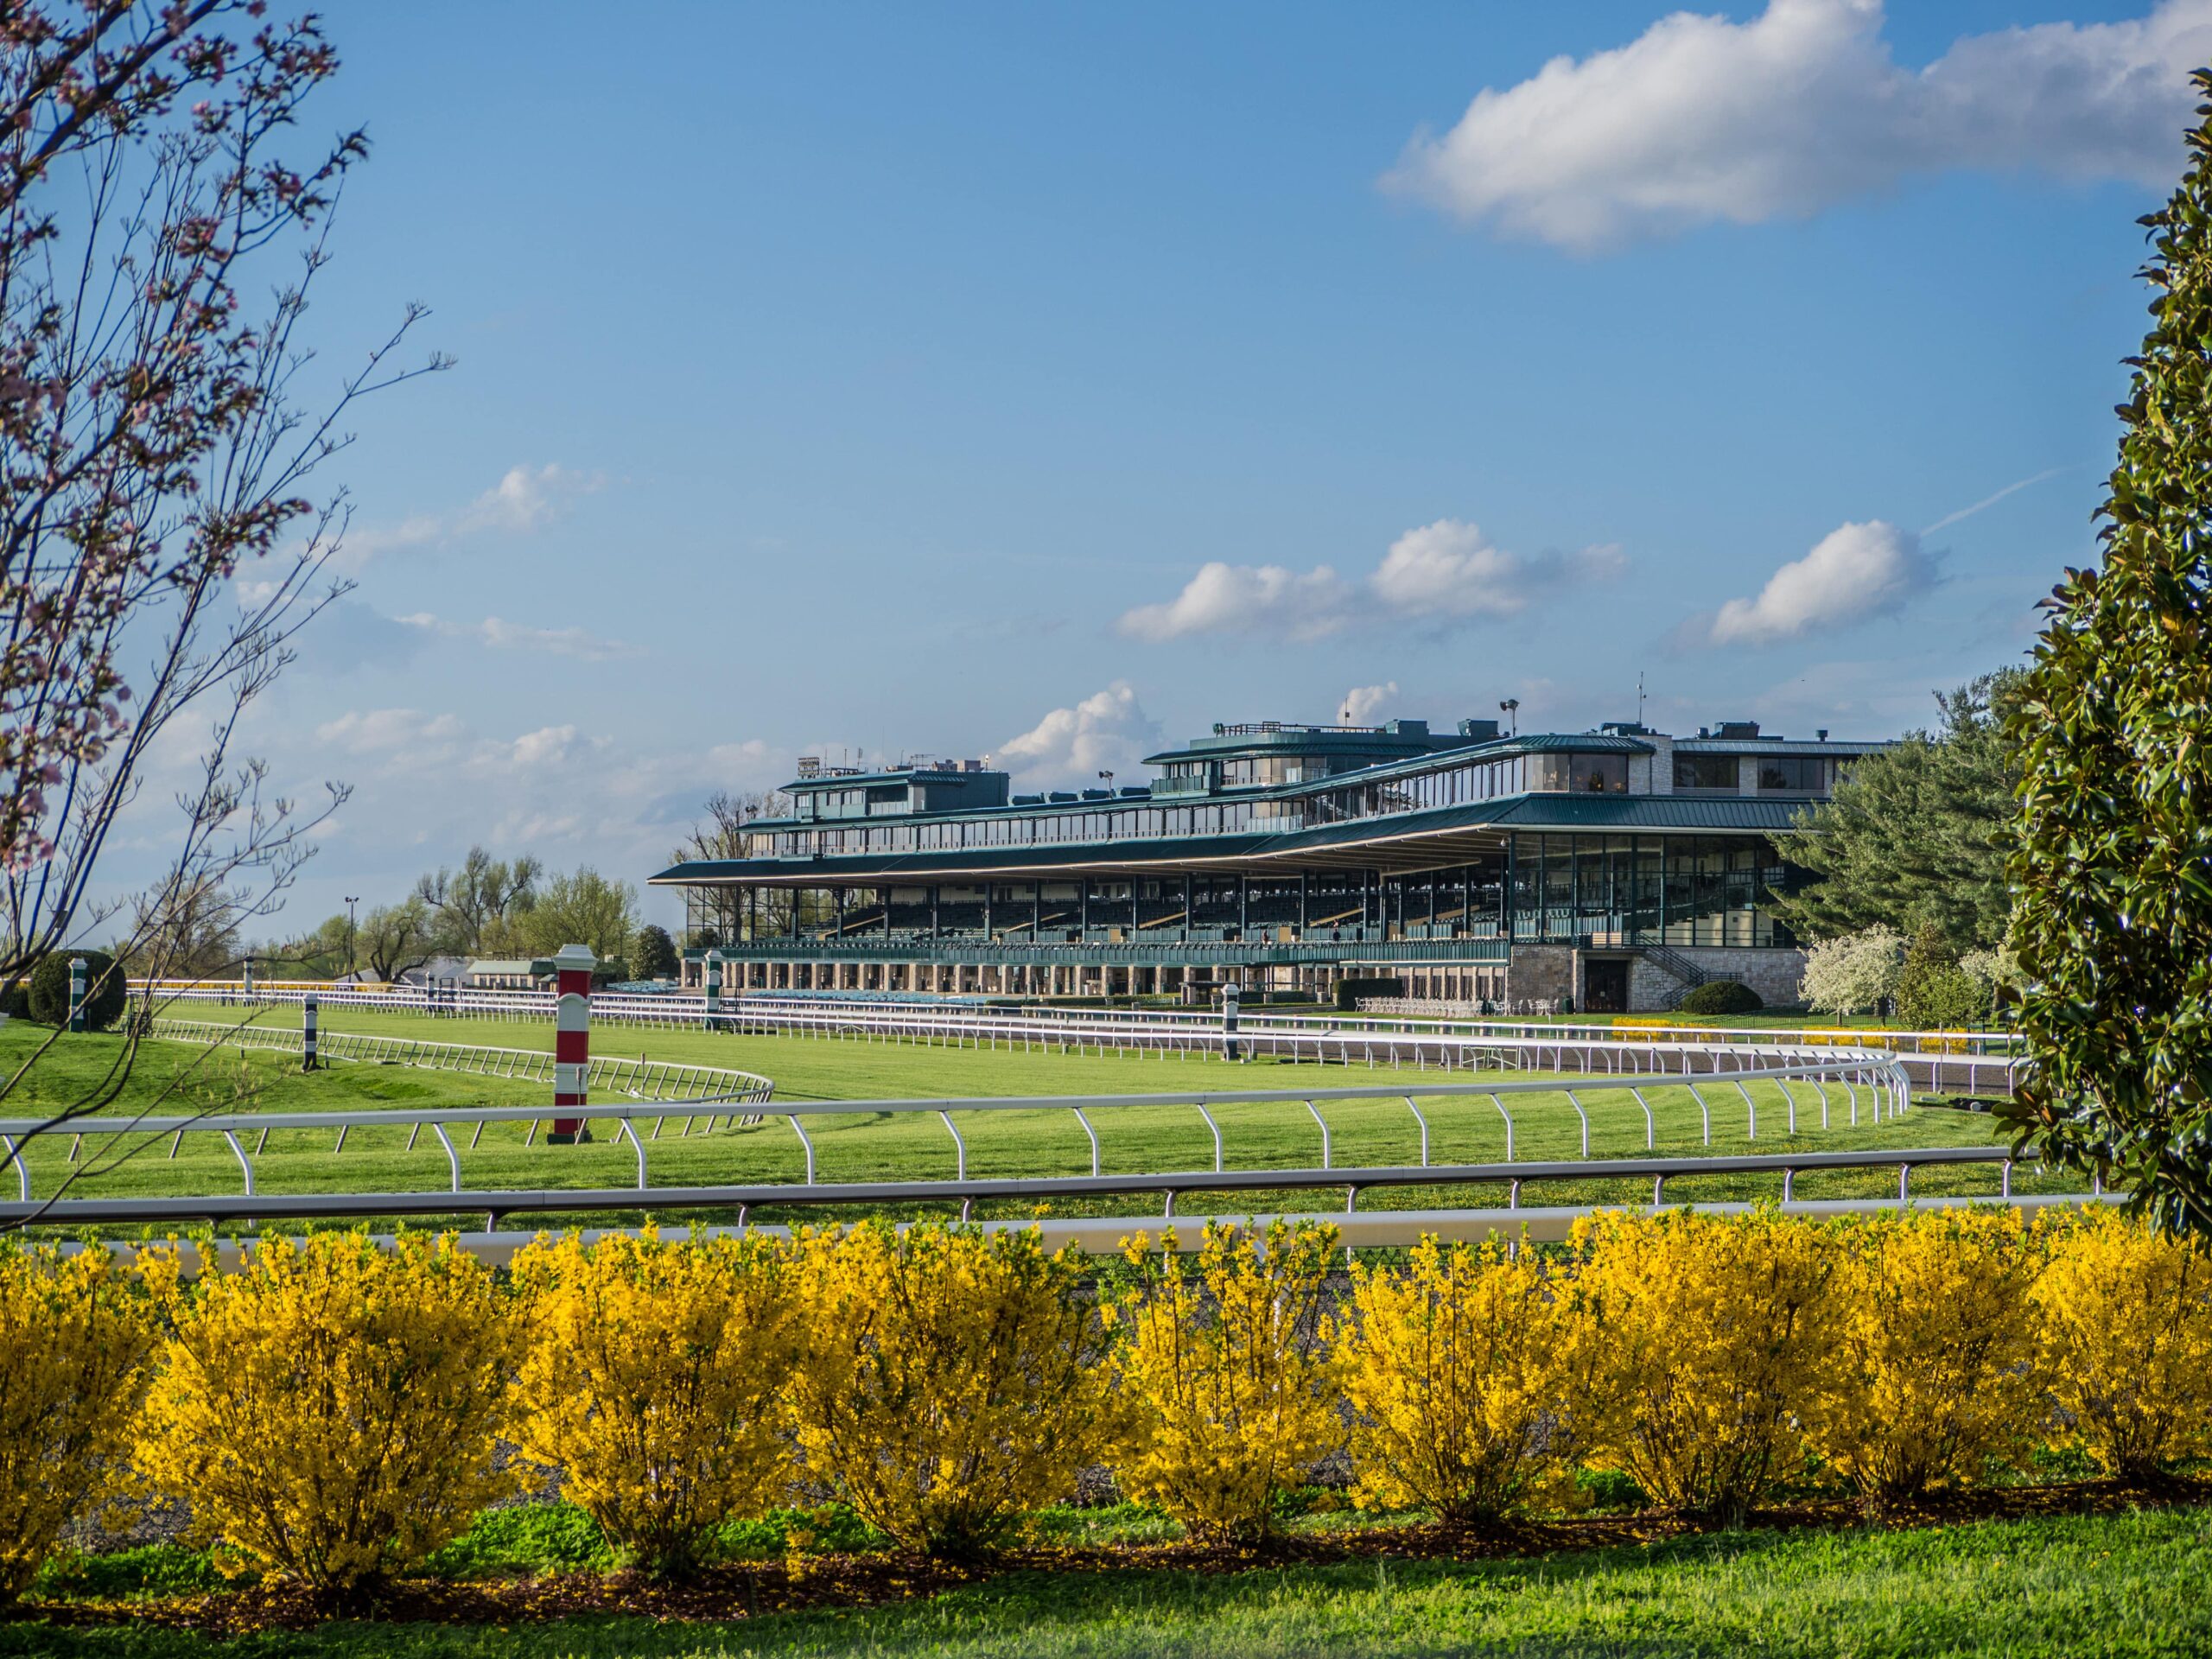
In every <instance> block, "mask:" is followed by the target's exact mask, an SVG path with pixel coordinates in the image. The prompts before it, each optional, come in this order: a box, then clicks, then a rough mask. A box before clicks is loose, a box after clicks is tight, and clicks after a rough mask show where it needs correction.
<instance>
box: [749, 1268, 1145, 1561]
mask: <svg viewBox="0 0 2212 1659" xmlns="http://www.w3.org/2000/svg"><path fill="white" fill-rule="evenodd" d="M800 1249H801V1273H800V1281H801V1292H800V1306H801V1309H802V1317H803V1319H804V1327H805V1332H806V1345H807V1355H806V1357H805V1360H804V1363H802V1364H801V1365H800V1367H799V1369H798V1371H797V1372H796V1373H794V1375H793V1376H792V1378H791V1388H790V1390H789V1396H788V1397H789V1401H790V1405H791V1415H792V1420H793V1421H794V1422H795V1423H796V1425H797V1427H798V1445H799V1449H800V1451H801V1452H803V1453H804V1457H805V1462H806V1469H807V1471H808V1472H809V1473H810V1474H812V1475H814V1476H816V1477H817V1478H820V1479H822V1480H823V1481H824V1482H826V1483H827V1484H829V1486H830V1487H831V1488H832V1489H833V1490H834V1491H836V1494H837V1496H838V1497H842V1498H843V1499H844V1500H845V1501H846V1502H847V1503H850V1504H851V1505H852V1506H853V1509H854V1510H855V1511H856V1512H857V1513H858V1514H859V1515H860V1516H861V1519H863V1520H864V1521H866V1522H868V1523H869V1524H870V1525H871V1526H874V1527H875V1528H877V1529H880V1530H881V1531H882V1532H884V1533H887V1534H888V1535H890V1536H891V1537H892V1538H893V1539H895V1540H897V1541H899V1543H901V1544H904V1545H906V1546H907V1547H908V1548H914V1549H919V1550H924V1551H926V1552H928V1553H930V1554H938V1555H951V1556H965V1555H973V1554H976V1553H978V1552H980V1551H982V1550H984V1549H986V1548H988V1547H989V1546H990V1545H991V1544H992V1543H994V1542H995V1541H996V1540H997V1539H998V1538H999V1537H1001V1535H1003V1534H1004V1533H1005V1532H1006V1530H1007V1529H1008V1528H1009V1527H1010V1526H1012V1525H1013V1524H1014V1522H1015V1521H1016V1520H1018V1519H1019V1517H1020V1515H1021V1514H1022V1512H1023V1511H1025V1510H1031V1509H1034V1508H1036V1507H1038V1506H1039V1505H1041V1504H1045V1503H1052V1502H1055V1501H1058V1500H1060V1499H1064V1498H1067V1497H1072V1496H1073V1495H1074V1492H1075V1484H1076V1477H1077V1474H1078V1473H1079V1472H1080V1471H1082V1470H1083V1469H1084V1468H1085V1467H1087V1466H1088V1465H1090V1464H1092V1463H1094V1462H1096V1460H1097V1459H1099V1457H1101V1456H1102V1455H1103V1453H1104V1452H1105V1451H1106V1450H1107V1449H1108V1447H1109V1446H1110V1445H1111V1443H1112V1440H1113V1427H1114V1402H1113V1399H1112V1396H1111V1394H1110V1391H1109V1379H1108V1377H1107V1375H1106V1372H1105V1370H1104V1369H1103V1364H1102V1361H1103V1357H1104V1352H1105V1348H1106V1332H1105V1328H1104V1325H1103V1322H1102V1320H1101V1319H1100V1317H1099V1314H1098V1312H1097V1310H1096V1307H1095V1306H1091V1305H1090V1304H1089V1303H1087V1302H1086V1301H1085V1300H1083V1299H1082V1298H1080V1297H1079V1296H1078V1295H1077V1276H1078V1274H1079V1273H1080V1271H1081V1267H1080V1257H1079V1256H1078V1255H1077V1253H1076V1252H1075V1251H1074V1250H1072V1249H1068V1250H1063V1251H1061V1252H1060V1253H1059V1254H1058V1255H1046V1253H1045V1250H1044V1247H1043V1245H1042V1244H1041V1243H1040V1242H1039V1235H1038V1234H1037V1232H1036V1231H1035V1230H1028V1231H1026V1232H1013V1231H1006V1232H996V1233H984V1232H980V1231H974V1230H964V1229H957V1228H946V1227H938V1226H915V1227H912V1228H910V1229H908V1230H906V1232H905V1233H903V1234H901V1233H898V1232H895V1231H893V1230H892V1229H891V1228H890V1227H888V1226H887V1225H881V1224H877V1225H871V1226H866V1227H861V1228H857V1229H855V1230H853V1231H850V1232H848V1233H843V1234H829V1235H827V1236H810V1237H809V1238H807V1239H806V1240H805V1241H804V1243H803V1244H802V1245H801V1247H800Z"/></svg>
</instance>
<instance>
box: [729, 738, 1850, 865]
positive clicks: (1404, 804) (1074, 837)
mask: <svg viewBox="0 0 2212 1659" xmlns="http://www.w3.org/2000/svg"><path fill="white" fill-rule="evenodd" d="M1628 760H1629V758H1628V756H1626V755H1624V754H1587V753H1563V754H1560V753H1555V754H1529V755H1513V756H1510V757H1508V758H1506V759H1503V760H1484V761H1472V762H1469V763H1467V764H1465V765H1461V766H1445V767H1440V768H1439V769H1438V770H1436V771H1434V772H1421V773H1419V774H1417V775H1415V776H1413V777H1409V778H1395V779H1388V780H1386V781H1383V782H1379V783H1372V784H1363V785H1354V786H1351V787H1347V788H1344V789H1337V790H1330V791H1326V792H1325V793H1322V794H1319V795H1312V796H1307V797H1305V798H1301V799H1288V800H1262V801H1249V800H1244V801H1209V802H1205V803H1194V804H1191V805H1188V806H1183V805H1176V804H1153V805H1146V806H1116V807H1112V808H1107V807H1103V806H1101V807H1099V808H1097V809H1095V810H1083V811H1068V812H1021V813H1007V814H1006V815H1005V816H1003V817H947V818H942V819H936V818H923V819H907V820H904V821H901V822H897V823H849V824H836V825H824V826H823V827H821V828H818V829H772V830H760V831H756V832H754V833H753V835H752V836H750V837H749V838H748V843H747V852H748V855H749V856H751V857H753V858H806V857H810V856H814V855H869V854H891V853H928V852H957V851H961V850H963V849H969V848H979V847H1026V846H1052V845H1058V844H1064V843H1067V842H1101V841H1130V840H1148V841H1151V840H1160V839H1163V838H1169V837H1182V836H1227V835H1238V834H1242V833H1244V832H1245V831H1248V830H1250V829H1254V828H1255V827H1257V828H1258V829H1261V830H1262V831H1267V832H1274V833H1287V832H1288V831H1291V830H1295V829H1306V828H1307V827H1309V826H1313V825H1320V824H1332V823H1349V822H1352V821H1355V820H1358V819H1363V818H1372V817H1385V816H1388V815H1389V814H1391V813H1395V812H1420V811H1427V810H1433V809H1435V808H1438V807H1447V806H1464V805H1471V804H1475V803H1477V802H1481V801H1490V800H1497V799H1500V798H1503V797H1506V796H1509V795H1520V794H1524V793H1529V792H1537V793H1552V794H1576V795H1587V794H1599V795H1605V794H1613V795H1618V794H1625V793H1626V792H1627V791H1628ZM1210 764H1213V763H1211V762H1192V763H1185V762H1178V763H1176V766H1184V765H1198V766H1205V765H1210ZM1220 764H1221V765H1222V766H1223V767H1224V772H1226V769H1227V768H1228V767H1230V766H1247V765H1249V766H1275V767H1287V766H1299V765H1300V764H1305V763H1304V762H1302V761H1301V760H1300V757H1295V756H1292V757H1274V756H1261V757H1252V758H1249V759H1248V760H1233V761H1224V762H1222V763H1220ZM1838 766H1839V762H1837V761H1836V760H1832V759H1830V758H1829V757H1827V756H1824V755H1802V756H1801V755H1777V756H1770V757H1765V758H1763V759H1761V760H1759V762H1758V787H1759V789H1760V790H1761V791H1763V792H1768V791H1770V792H1773V793H1776V794H1789V795H1821V794H1826V793H1827V792H1828V791H1829V790H1830V789H1831V788H1832V787H1833V786H1834V781H1835V779H1836V777H1837V775H1838ZM1169 771H1170V773H1171V775H1172V774H1173V773H1174V772H1175V767H1174V766H1171V767H1170V768H1169ZM1740 776H1741V773H1740V767H1739V763H1738V757H1737V756H1735V755H1732V754H1677V755H1676V756H1675V788H1676V789H1679V790H1688V791H1726V792H1727V793H1730V794H1733V793H1736V792H1737V791H1738V785H1739V780H1740ZM1224 781H1226V779H1224ZM1269 781H1278V782H1280V781H1294V780H1292V779H1271V780H1269ZM885 792H889V793H897V792H899V791H897V790H890V791H886V790H885V789H884V787H883V786H881V785H878V786H874V787H871V788H868V789H866V790H861V789H852V790H842V791H836V790H833V791H823V792H822V796H823V802H824V816H825V817H826V816H830V815H831V814H830V812H829V809H828V805H827V803H828V802H829V801H830V800H832V799H835V798H842V797H847V796H849V797H853V798H861V797H863V796H865V797H868V798H873V797H874V796H875V795H877V794H879V793H885ZM864 805H865V807H866V810H868V811H870V812H872V813H873V812H876V811H887V812H888V811H895V810H898V809H887V808H883V807H878V806H876V805H875V804H874V802H873V800H872V799H870V800H868V801H867V802H865V803H864Z"/></svg>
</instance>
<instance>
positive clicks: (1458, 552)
mask: <svg viewBox="0 0 2212 1659" xmlns="http://www.w3.org/2000/svg"><path fill="white" fill-rule="evenodd" d="M1626 563H1627V561H1626V560H1625V559H1624V557H1623V556H1622V555H1621V551H1620V550H1619V549H1618V547H1613V546H1604V547H1592V548H1586V549H1584V550H1582V551H1581V552H1580V553H1574V554H1567V555H1562V554H1558V553H1544V554H1541V555H1539V556H1536V557H1535V558H1523V557H1522V556H1520V555H1519V554H1516V553H1510V552H1507V551H1506V550H1503V549H1502V548H1499V547H1497V546H1496V545H1495V544H1493V543H1491V540H1490V539H1489V537H1485V536H1484V534H1483V532H1482V530H1481V528H1480V527H1479V526H1478V525H1476V524H1470V523H1468V522H1466V521H1465V520H1464V519H1459V518H1440V519H1438V520H1437V521H1436V522H1435V523H1434V524H1423V525H1421V527H1420V528H1418V529H1416V530H1409V531H1407V532H1406V533H1405V534H1404V535H1402V536H1401V537H1398V539H1397V540H1396V541H1395V542H1393V543H1391V544H1390V548H1389V551H1388V552H1387V553H1385V554H1384V555H1383V561H1382V563H1380V564H1378V565H1377V566H1376V569H1374V570H1372V571H1370V573H1369V574H1368V575H1367V576H1366V577H1365V578H1364V579H1363V580H1362V581H1360V582H1346V581H1345V580H1344V579H1343V578H1341V577H1339V576H1338V575H1337V573H1336V571H1335V570H1334V569H1332V568H1331V567H1329V566H1328V565H1325V564H1324V565H1317V566H1316V567H1315V568H1314V569H1313V570H1311V571H1309V572H1308V573H1306V575H1297V574H1296V573H1294V572H1293V571H1290V570H1287V569H1283V567H1281V565H1274V564H1262V565H1251V564H1225V563H1220V562H1218V561H1216V562H1214V563H1209V564H1206V565H1205V566H1203V567H1201V568H1200V569H1199V571H1198V575H1195V576H1193V577H1192V578H1191V580H1190V582H1188V583H1186V584H1185V587H1184V588H1183V591H1182V592H1181V593H1179V594H1177V595H1176V596H1175V597H1174V598H1173V599H1172V600H1170V601H1167V602H1166V603H1165V604H1160V605H1143V606H1140V607H1137V608H1136V609H1135V610H1133V611H1129V612H1128V613H1125V614H1124V615H1123V616H1122V621H1121V627H1122V632H1124V633H1128V634H1134V635H1135V636H1136V637H1137V638H1138V639H1155V640H1165V639H1183V638H1185V637H1187V636H1189V635H1192V634H1201V633H1249V634H1261V635H1265V636H1268V637H1269V638H1274V639H1287V640H1291V641H1294V642H1304V641H1307V640H1313V639H1325V638H1327V637H1328V636H1329V635H1331V634H1334V633H1338V632H1343V631H1344V630H1345V629H1348V628H1353V627H1365V626H1376V625H1381V624H1386V623H1387V624H1396V625H1403V624H1405V623H1408V622H1410V623H1413V624H1414V625H1416V626H1419V625H1424V624H1425V625H1427V626H1433V627H1444V626H1452V625H1453V624H1456V623H1464V622H1470V621H1475V620H1481V619H1484V618H1497V617H1505V616H1512V615H1515V614H1517V613H1519V612H1521V611H1522V610H1525V609H1526V608H1527V607H1529V605H1530V604H1531V603H1532V602H1534V601H1535V599H1536V598H1537V596H1538V595H1539V594H1541V593H1542V592H1544V591H1545V590H1547V589H1548V588H1554V587H1557V586H1560V584H1562V583H1565V582H1572V581H1586V582H1597V581H1605V580H1607V579H1609V578H1611V577H1612V576H1615V575H1618V574H1619V573H1620V572H1621V570H1622V569H1624V568H1625V567H1626Z"/></svg>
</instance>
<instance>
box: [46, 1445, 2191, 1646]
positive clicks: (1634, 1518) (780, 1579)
mask: <svg viewBox="0 0 2212 1659" xmlns="http://www.w3.org/2000/svg"><path fill="white" fill-rule="evenodd" d="M2206 1502H2212V1480H2198V1479H2175V1480H2170V1481H2164V1482H2161V1483H2159V1484H2156V1485H2147V1486H2146V1485H2142V1484H2126V1483H2123V1482H2120V1481H2115V1480H2093V1481H2079V1482H2072V1483H2068V1484H2052V1485H2043V1486H2014V1487H1993V1488H1981V1489H1978V1490H1975V1491H1967V1492H1961V1493H1956V1494H1952V1495H1948V1496H1946V1497H1937V1498H1930V1499H1928V1500H1925V1501H1923V1502H1922V1503H1916V1504H1913V1505H1910V1506H1909V1507H1905V1508H1900V1509H1893V1510H1884V1511H1880V1512H1875V1513H1870V1512H1869V1511H1868V1510H1866V1509H1865V1508H1864V1507H1863V1506H1861V1505H1860V1504H1859V1503H1853V1502H1850V1501H1847V1500H1842V1499H1831V1500H1824V1501H1821V1502H1813V1503H1795V1504H1790V1505H1787V1506H1784V1507H1782V1508H1777V1509H1771V1510H1758V1511H1757V1512H1756V1513H1755V1514H1754V1515H1753V1516H1752V1517H1751V1525H1752V1526H1755V1527H1759V1528H1764V1529H1777V1530H1783V1531H1798V1530H1805V1529H1832V1530H1833V1529H1843V1528H1851V1527H1863V1526H1867V1525H1875V1526H1883V1527H1890V1528H1915V1527H1934V1526H1945V1525H1953V1524H1957V1523H1959V1522H1971V1521H1993V1520H2018V1519H2024V1518H2027V1517H2030V1516H2062V1515H2100V1514H2110V1513H2113V1512H2117V1511H2120V1510H2133V1509H2141V1508H2162V1507H2166V1506H2169V1505H2177V1504H2188V1503H2206ZM1710 1530H1712V1529H1711V1528H1710V1527H1708V1526H1705V1525H1702V1524H1700V1522H1697V1521H1695V1520H1694V1519H1693V1518H1690V1517H1687V1516H1679V1515H1673V1514H1669V1513H1665V1512H1660V1511H1644V1512H1642V1513H1637V1514H1632V1515H1592V1516H1567V1517H1562V1518H1558V1519H1551V1520H1522V1521H1513V1522H1504V1523H1503V1524H1501V1525H1499V1526H1497V1527H1496V1528H1492V1529H1486V1530H1484V1531H1481V1532H1465V1531H1454V1530H1452V1529H1447V1528H1445V1527H1440V1526H1410V1527H1371V1528H1362V1529H1347V1530H1344V1531H1342V1532H1331V1533H1325V1534H1311V1533H1306V1534H1296V1535H1289V1536H1287V1537H1283V1538H1281V1539H1278V1540H1276V1541H1274V1542H1272V1543H1270V1544H1269V1545H1268V1546H1267V1547H1266V1548H1262V1549H1240V1548H1229V1547H1224V1546H1217V1545H1208V1544H1203V1543H1195V1542H1179V1543H1164V1544H1126V1545H1105V1546H1085V1547H1073V1548H1014V1549H1010V1550H1007V1551H1006V1552H1005V1553H1004V1554H1001V1555H999V1556H997V1557H995V1558H994V1559H993V1560H991V1561H990V1562H988V1563H987V1564H984V1565H980V1566H965V1567H963V1566H961V1565H957V1564H954V1563H950V1562H942V1561H930V1560H923V1559H921V1558H919V1557H917V1556H911V1555H900V1554H866V1555H823V1556H808V1557H803V1558H791V1559H788V1560H764V1561H759V1562H751V1563H743V1564H734V1565H727V1566H722V1567H715V1568H713V1569H711V1570H710V1571H709V1572H708V1573H705V1574H703V1575H702V1577H701V1578H700V1579H699V1580H697V1581H696V1582H694V1583H691V1584H687V1585H657V1584H654V1583H652V1582H651V1581H649V1580H645V1579H644V1578H642V1577H639V1576H638V1575H635V1574H631V1573H547V1574H544V1575H543V1576H540V1577H537V1578H532V1579H511V1580H474V1581H470V1582H467V1583H447V1582H442V1581H439V1580H405V1581H403V1582H401V1583H398V1584H396V1585H392V1586H388V1587H387V1588H386V1590H385V1592H383V1594H382V1595H381V1596H380V1598H379V1599H378V1600H377V1601H376V1602H375V1603H374V1605H372V1606H370V1607H367V1608H365V1609H362V1610H360V1611H359V1613H358V1614H357V1615H356V1616H365V1617H369V1618H378V1619H382V1620H386V1621H391V1622H398V1623H406V1622H422V1623H430V1624H518V1623H536V1622H541V1621H543V1620H548V1619H557V1618H588V1617H606V1616H617V1615H620V1616H628V1617H632V1618H652V1619H656V1620H661V1621H677V1622H686V1623H702V1624H721V1623H732V1622H735V1621H739V1620H742V1619H746V1618H759V1617H760V1616H762V1615H764V1614H768V1613H783V1612H798V1611H811V1610H821V1609H831V1608H855V1607H870V1606H879V1605H884V1604H887V1603H892V1602H899V1601H907V1600H913V1599H918V1598H922V1597H927V1596H932V1595H936V1594H938V1593H939V1592H942V1591H945V1590H950V1589H953V1588H956V1587H957V1586H962V1585H968V1584H979V1583H984V1582H988V1580H992V1579H995V1578H998V1577H1000V1576H1002V1575H1004V1574H1006V1573H1019V1572H1024V1571H1043V1572H1051V1573H1062V1574H1065V1573H1111V1572H1128V1571H1173V1572H1184V1573H1243V1572H1249V1571H1251V1570H1253V1569H1255V1568H1262V1567H1287V1566H1326V1565H1332V1564H1336V1563H1341V1562H1345V1561H1361V1560H1429V1561H1464V1560H1495V1559H1498V1558H1500V1557H1507V1556H1548V1555H1556V1554H1567V1553H1580V1552H1584V1551H1589V1550H1597V1549H1608V1548H1622V1547H1625V1546H1630V1545H1640V1544H1649V1543H1656V1542H1662V1541H1666V1540H1669V1539H1672V1538H1679V1537H1686V1536H1690V1535H1695V1534H1697V1533H1700V1532H1705V1531H1710ZM12 1616H13V1617H15V1618H27V1619H42V1620H45V1621H46V1622H48V1623H50V1624H70V1625H95V1624H152V1625H156V1626H158V1627H161V1628H163V1629H168V1630H191V1631H196V1632H199V1633H200V1634H202V1635H207V1636H211V1637H227V1636H237V1635H242V1634H244V1633H245V1632H248V1631H251V1630H305V1629H308V1628H311V1627H312V1626H314V1625H315V1624H321V1623H322V1622H324V1621H325V1620H326V1619H327V1618H330V1617H331V1613H330V1611H329V1609H328V1608H327V1607H325V1606H322V1605H318V1604H317V1603H316V1602H315V1600H314V1599H312V1598H311V1597H309V1596H308V1595H307V1594H306V1593H305V1592H302V1591H299V1590H297V1589H295V1588H289V1587H286V1586H282V1585H258V1586H245V1587H241V1588H240V1589H238V1590H235V1591H230V1592H222V1593H219V1594H212V1595H192V1596H175V1597H168V1598H162V1599H130V1600H115V1601H96V1600H82V1601H39V1600H25V1601H24V1602H22V1603H21V1604H20V1605H18V1606H17V1607H16V1608H15V1609H14V1610H13V1614H12Z"/></svg>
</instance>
